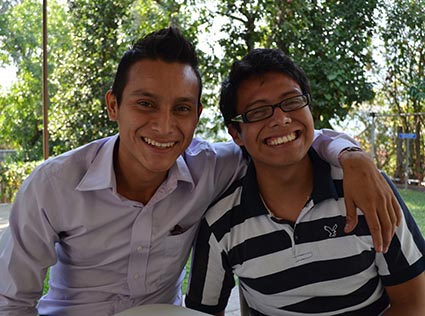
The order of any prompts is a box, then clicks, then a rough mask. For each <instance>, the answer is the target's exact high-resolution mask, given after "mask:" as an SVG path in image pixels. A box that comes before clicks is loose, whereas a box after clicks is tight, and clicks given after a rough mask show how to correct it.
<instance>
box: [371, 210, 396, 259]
mask: <svg viewBox="0 0 425 316" xmlns="http://www.w3.org/2000/svg"><path fill="white" fill-rule="evenodd" d="M391 208H392V206H391ZM385 209H386V210H387V211H385ZM389 209H390V208H389V207H387V208H385V207H383V208H380V209H379V210H378V217H379V222H380V225H381V235H382V247H383V248H382V249H381V250H380V251H378V250H376V251H377V252H383V253H386V252H387V251H388V248H389V246H390V244H391V240H392V239H393V236H394V233H395V227H396V226H395V221H393V220H392V219H391V217H390V215H389V212H388V210H389ZM394 218H395V217H394ZM372 238H373V236H372Z"/></svg>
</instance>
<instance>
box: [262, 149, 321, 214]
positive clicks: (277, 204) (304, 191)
mask: <svg viewBox="0 0 425 316" xmlns="http://www.w3.org/2000/svg"><path fill="white" fill-rule="evenodd" d="M256 169H257V166H256ZM256 171H257V183H258V188H259V191H260V194H261V196H262V197H263V200H264V202H265V203H266V205H267V207H268V208H269V210H270V211H271V212H272V213H273V214H274V215H275V216H277V217H279V218H282V219H286V220H289V221H292V222H296V220H297V218H298V216H299V214H300V212H301V210H302V209H303V207H304V206H305V204H306V202H307V201H308V199H309V197H310V194H311V192H312V191H313V166H312V163H311V160H310V157H309V156H308V155H306V156H305V157H304V158H303V159H302V160H301V161H299V162H298V163H296V164H294V165H290V166H285V167H280V168H268V169H267V170H266V169H265V168H260V170H258V169H257V170H256Z"/></svg>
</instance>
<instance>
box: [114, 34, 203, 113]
mask: <svg viewBox="0 0 425 316" xmlns="http://www.w3.org/2000/svg"><path fill="white" fill-rule="evenodd" d="M143 59H151V60H162V61H165V62H167V63H174V62H177V63H182V64H187V65H189V66H190V67H191V68H192V69H193V71H194V72H195V75H196V77H197V79H198V83H199V95H198V104H200V102H201V94H202V78H201V74H200V71H199V68H198V57H197V54H196V51H195V48H194V46H193V45H192V43H191V42H190V41H189V40H188V39H186V38H185V37H184V36H183V35H182V34H181V32H180V31H179V29H178V28H176V27H173V26H170V27H168V28H165V29H160V30H157V31H155V32H152V33H150V34H148V35H146V36H145V37H142V38H140V39H139V40H137V41H136V43H135V44H134V45H133V46H132V47H131V48H130V49H129V50H127V51H126V52H125V53H124V55H123V57H122V58H121V61H120V63H119V65H118V69H117V73H116V74H115V79H114V82H113V84H112V93H113V94H114V95H115V97H116V98H117V103H118V106H119V105H120V104H121V99H122V93H123V91H124V87H125V85H126V84H127V80H128V73H129V71H130V68H131V66H132V65H134V64H135V63H136V62H138V61H140V60H143Z"/></svg>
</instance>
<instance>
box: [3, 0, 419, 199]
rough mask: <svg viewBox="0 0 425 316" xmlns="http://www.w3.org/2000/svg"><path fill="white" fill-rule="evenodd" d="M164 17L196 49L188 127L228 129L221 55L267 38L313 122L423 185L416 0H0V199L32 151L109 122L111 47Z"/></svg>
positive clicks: (115, 53) (215, 133) (412, 184)
mask: <svg viewBox="0 0 425 316" xmlns="http://www.w3.org/2000/svg"><path fill="white" fill-rule="evenodd" d="M43 21H44V23H43ZM169 25H174V26H177V27H179V28H180V29H181V30H182V32H183V33H184V34H185V35H186V36H187V37H189V38H190V39H191V40H192V41H193V42H194V43H195V45H196V47H197V49H198V51H199V57H200V66H201V67H200V68H201V72H202V76H203V80H204V87H205V88H204V93H203V98H202V100H203V104H204V108H205V109H204V112H203V114H202V118H201V122H200V124H199V127H198V130H197V136H199V137H203V138H206V139H208V140H211V141H219V140H227V139H229V137H228V136H227V133H226V130H225V129H224V126H223V123H222V120H221V117H220V114H219V111H218V107H217V104H218V95H219V88H220V83H221V81H222V80H223V79H224V77H225V76H226V74H227V73H228V71H229V66H230V65H231V62H232V61H233V60H234V59H236V58H240V57H241V56H243V55H245V54H246V52H247V51H248V50H250V49H252V48H255V47H278V48H280V49H282V50H283V51H284V52H286V53H287V54H288V55H289V56H290V57H291V58H293V59H294V60H295V61H296V63H297V64H299V65H300V66H302V68H303V69H304V70H305V72H306V73H307V76H308V77H309V79H310V82H311V86H312V96H313V115H314V119H315V124H316V128H325V127H326V128H333V129H336V130H338V131H345V132H347V133H348V134H350V135H351V136H353V137H355V138H356V140H358V142H359V143H360V144H361V145H362V147H363V148H364V150H366V151H368V152H369V153H370V155H371V156H372V157H373V159H374V160H375V162H376V164H377V166H378V167H379V168H380V169H382V170H384V171H385V172H386V173H387V174H388V175H389V176H390V177H391V178H392V179H393V180H394V182H396V183H400V184H401V185H404V186H405V188H407V187H409V188H411V189H417V190H421V189H423V188H424V169H425V159H424V155H425V153H424V146H425V136H424V134H425V130H424V123H425V76H424V71H425V47H424V43H425V0H415V1H412V0H393V1H389V0H364V1H351V0H340V1H338V0H329V1H324V0H304V1H303V0H293V1H291V0H249V1H248V0H238V1H236V0H208V1H204V0H196V1H195V0H179V1H178V0H174V1H170V0H137V1H132V0H121V1H109V0H69V1H66V0H49V1H46V0H44V1H41V0H2V2H1V3H0V203H10V202H11V201H12V200H13V197H14V194H15V193H16V190H17V188H18V187H19V185H20V184H21V182H22V180H23V179H24V178H25V177H26V176H27V175H28V174H29V172H31V171H32V170H33V169H34V167H35V166H36V165H38V164H39V163H40V162H41V161H42V160H43V159H45V158H47V157H49V156H55V155H58V154H60V153H62V152H64V151H67V150H69V149H72V148H76V147H78V146H80V145H82V144H85V143H87V142H89V141H91V140H94V139H97V138H101V137H105V136H108V135H112V134H114V133H116V131H117V130H116V126H115V125H114V124H112V123H111V122H109V121H108V118H107V113H106V108H105V104H104V98H103V97H104V94H105V92H106V91H107V90H108V89H109V88H110V86H111V84H112V80H113V76H114V73H115V69H116V67H117V65H118V62H119V59H120V57H121V55H122V54H123V52H124V51H125V50H126V49H127V48H128V47H129V46H130V45H131V44H132V43H133V42H134V41H135V40H136V39H138V38H139V37H142V36H144V35H146V34H148V33H150V32H151V31H153V30H156V29H158V28H162V27H167V26H169ZM43 26H44V28H43ZM43 30H44V32H43ZM43 34H44V35H43ZM43 43H44V44H43ZM43 59H44V61H45V63H44V65H45V66H44V67H45V68H43ZM43 70H44V71H43ZM43 135H44V136H43ZM422 192H423V191H422ZM422 195H423V196H425V193H422ZM422 205H423V204H422Z"/></svg>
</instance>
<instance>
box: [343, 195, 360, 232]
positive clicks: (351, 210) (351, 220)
mask: <svg viewBox="0 0 425 316" xmlns="http://www.w3.org/2000/svg"><path fill="white" fill-rule="evenodd" d="M345 209H346V222H345V227H344V232H345V233H350V232H351V231H352V230H353V229H354V228H355V227H356V226H357V223H358V217H357V211H356V205H355V204H354V202H353V200H352V199H349V198H345Z"/></svg>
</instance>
